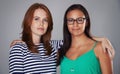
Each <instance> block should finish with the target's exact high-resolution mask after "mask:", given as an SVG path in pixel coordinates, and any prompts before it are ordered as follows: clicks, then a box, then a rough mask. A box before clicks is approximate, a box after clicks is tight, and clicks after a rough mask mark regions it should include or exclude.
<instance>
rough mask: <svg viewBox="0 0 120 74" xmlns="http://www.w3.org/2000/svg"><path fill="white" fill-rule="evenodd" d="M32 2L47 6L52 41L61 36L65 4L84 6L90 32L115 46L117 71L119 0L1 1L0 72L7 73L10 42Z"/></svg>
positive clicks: (119, 70) (118, 73)
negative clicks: (51, 17)
mask: <svg viewBox="0 0 120 74" xmlns="http://www.w3.org/2000/svg"><path fill="white" fill-rule="evenodd" d="M35 2H41V3H44V4H45V5H47V6H48V8H49V9H50V11H51V13H52V16H53V19H54V30H53V32H52V39H54V40H61V39H62V27H63V15H64V12H65V10H66V9H67V8H68V6H70V5H71V4H74V3H80V4H82V5H84V6H85V7H86V8H87V10H88V12H89V14H90V17H91V23H92V28H91V29H92V30H91V31H92V34H93V35H95V36H99V37H107V38H108V39H109V40H110V41H111V43H112V45H113V47H114V48H115V51H116V55H115V58H114V63H113V65H114V66H113V67H114V73H115V74H120V63H119V61H120V54H119V52H120V39H119V37H120V33H119V32H120V30H119V29H120V0H0V74H8V71H9V70H8V56H9V46H10V43H11V41H12V40H14V39H19V38H20V36H21V35H20V33H21V23H22V20H23V16H24V14H25V12H26V11H27V9H28V7H29V6H30V5H31V4H33V3H35ZM58 70H59V69H58Z"/></svg>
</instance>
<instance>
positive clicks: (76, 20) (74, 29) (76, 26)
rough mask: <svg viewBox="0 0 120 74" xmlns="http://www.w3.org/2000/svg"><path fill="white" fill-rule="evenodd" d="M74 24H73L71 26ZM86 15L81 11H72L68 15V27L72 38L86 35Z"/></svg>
mask: <svg viewBox="0 0 120 74" xmlns="http://www.w3.org/2000/svg"><path fill="white" fill-rule="evenodd" d="M71 22H72V24H71ZM85 23H86V20H85V15H84V14H83V12H82V11H80V10H72V11H70V12H68V14H67V26H68V30H69V32H70V33H71V35H72V36H76V35H77V36H78V35H81V34H84V31H85Z"/></svg>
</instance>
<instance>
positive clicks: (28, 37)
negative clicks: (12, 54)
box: [22, 3, 53, 55]
mask: <svg viewBox="0 0 120 74" xmlns="http://www.w3.org/2000/svg"><path fill="white" fill-rule="evenodd" d="M39 8H40V9H43V10H44V11H45V12H46V13H47V17H48V28H47V31H46V33H45V34H44V35H42V37H41V39H40V42H42V43H43V45H44V48H45V49H46V51H47V53H46V55H50V54H51V52H52V47H51V45H50V43H49V42H50V39H51V31H52V29H53V20H52V16H51V13H50V11H49V9H48V8H47V6H45V5H44V4H41V3H34V4H33V5H31V6H30V7H29V9H28V10H27V12H26V14H25V16H24V19H23V23H22V28H23V31H22V40H23V41H24V42H25V43H26V44H27V46H28V49H29V50H30V51H31V52H33V53H39V52H38V50H37V48H36V46H35V45H34V43H33V40H32V31H31V24H32V20H33V14H34V12H35V10H36V9H39Z"/></svg>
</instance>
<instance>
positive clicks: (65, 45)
mask: <svg viewBox="0 0 120 74" xmlns="http://www.w3.org/2000/svg"><path fill="white" fill-rule="evenodd" d="M72 10H79V11H82V12H83V14H84V15H85V18H86V26H85V31H84V33H85V35H86V36H87V37H89V38H90V39H93V38H92V36H91V34H90V25H91V23H90V17H89V14H88V11H87V10H86V8H85V7H83V6H82V5H81V4H73V5H71V6H70V7H69V8H68V9H67V10H66V12H65V15H64V22H63V46H62V47H61V48H60V50H59V60H58V64H60V61H61V60H62V58H63V56H65V54H66V53H67V51H68V50H69V48H70V45H71V41H72V40H71V34H70V32H69V30H68V27H67V14H68V13H69V12H70V11H72Z"/></svg>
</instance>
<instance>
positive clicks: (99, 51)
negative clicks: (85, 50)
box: [95, 41, 108, 58]
mask: <svg viewBox="0 0 120 74" xmlns="http://www.w3.org/2000/svg"><path fill="white" fill-rule="evenodd" d="M104 50H105V49H103V47H102V42H100V41H99V42H97V45H96V47H95V54H96V56H97V57H98V58H101V57H105V56H108V53H107V52H106V53H105V52H104Z"/></svg>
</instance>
